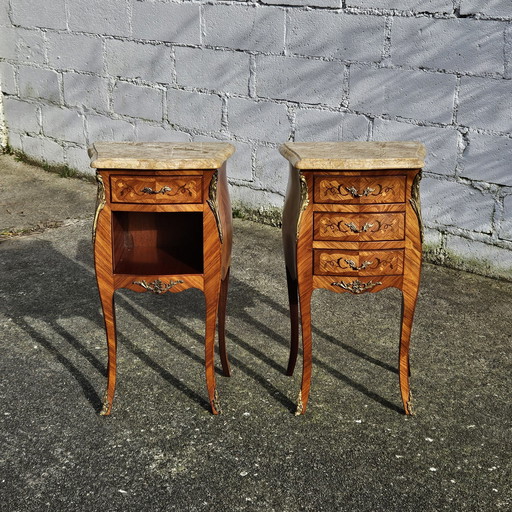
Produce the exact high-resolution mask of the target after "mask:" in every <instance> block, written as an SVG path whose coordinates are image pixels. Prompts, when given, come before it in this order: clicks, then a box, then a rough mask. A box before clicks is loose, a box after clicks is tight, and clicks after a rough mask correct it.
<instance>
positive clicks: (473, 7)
mask: <svg viewBox="0 0 512 512" xmlns="http://www.w3.org/2000/svg"><path fill="white" fill-rule="evenodd" d="M460 13H461V14H477V13H478V14H483V15H485V16H490V17H497V18H508V19H510V18H512V5H510V0H492V1H487V2H482V1H481V0H463V1H462V2H461V4H460Z"/></svg>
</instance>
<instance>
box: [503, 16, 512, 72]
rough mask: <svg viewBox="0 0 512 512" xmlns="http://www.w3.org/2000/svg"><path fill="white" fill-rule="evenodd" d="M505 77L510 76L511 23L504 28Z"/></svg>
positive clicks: (511, 65)
mask: <svg viewBox="0 0 512 512" xmlns="http://www.w3.org/2000/svg"><path fill="white" fill-rule="evenodd" d="M504 53H505V78H512V25H509V26H508V27H507V28H506V29H505V50H504Z"/></svg>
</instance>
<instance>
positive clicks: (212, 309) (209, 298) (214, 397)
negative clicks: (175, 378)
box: [204, 276, 220, 414]
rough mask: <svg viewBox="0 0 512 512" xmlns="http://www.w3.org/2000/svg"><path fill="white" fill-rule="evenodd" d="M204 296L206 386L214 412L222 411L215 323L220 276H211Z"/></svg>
mask: <svg viewBox="0 0 512 512" xmlns="http://www.w3.org/2000/svg"><path fill="white" fill-rule="evenodd" d="M204 296H205V301H206V322H205V335H204V363H205V369H206V387H207V389H208V398H209V401H210V407H211V409H212V413H213V414H219V413H220V406H219V397H218V393H217V388H216V387H215V365H214V356H215V350H214V349H215V324H216V321H217V310H218V307H219V296H220V276H219V277H218V279H217V278H210V279H209V280H208V286H205V290H204Z"/></svg>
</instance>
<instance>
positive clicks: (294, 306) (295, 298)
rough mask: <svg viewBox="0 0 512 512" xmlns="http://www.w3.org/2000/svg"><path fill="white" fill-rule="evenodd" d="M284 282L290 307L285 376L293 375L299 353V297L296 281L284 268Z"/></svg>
mask: <svg viewBox="0 0 512 512" xmlns="http://www.w3.org/2000/svg"><path fill="white" fill-rule="evenodd" d="M286 282H287V285H288V303H289V306H290V357H289V358H288V368H287V369H286V375H293V371H294V370H295V363H296V362H297V354H298V352H299V295H298V289H297V279H293V278H292V277H291V275H290V272H289V270H288V268H286Z"/></svg>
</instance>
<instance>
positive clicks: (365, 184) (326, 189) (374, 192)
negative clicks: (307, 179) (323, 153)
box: [314, 176, 406, 204]
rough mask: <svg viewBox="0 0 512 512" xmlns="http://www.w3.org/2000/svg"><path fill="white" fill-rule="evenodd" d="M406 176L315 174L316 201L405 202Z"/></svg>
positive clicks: (358, 202) (352, 202)
mask: <svg viewBox="0 0 512 512" xmlns="http://www.w3.org/2000/svg"><path fill="white" fill-rule="evenodd" d="M405 180H406V177H405V176H315V181H314V200H315V203H342V204H366V203H403V202H405Z"/></svg>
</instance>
